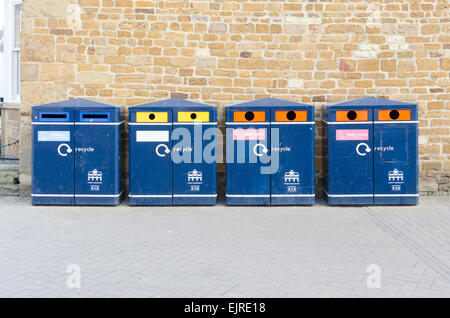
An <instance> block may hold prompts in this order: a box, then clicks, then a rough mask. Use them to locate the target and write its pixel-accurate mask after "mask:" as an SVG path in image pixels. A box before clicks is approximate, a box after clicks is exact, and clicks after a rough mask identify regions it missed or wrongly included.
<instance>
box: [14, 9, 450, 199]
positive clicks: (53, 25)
mask: <svg viewBox="0 0 450 318" xmlns="http://www.w3.org/2000/svg"><path fill="white" fill-rule="evenodd" d="M449 9H450V8H449V4H448V1H447V0H426V1H418V0H408V1H399V0H385V1H375V0H370V1H362V0H352V1H342V0H341V1H318V0H310V1H295V0H285V1H283V0H277V1H275V0H274V1H247V0H240V1H225V0H224V1H219V0H211V1H199V0H197V1H188V0H186V1H177V0H172V1H131V0H115V1H114V0H79V1H78V0H24V5H23V26H22V31H23V37H22V56H21V60H22V61H21V62H22V63H21V85H22V102H23V107H22V111H21V115H22V116H21V144H20V180H21V189H22V191H23V192H24V193H26V192H27V191H29V186H30V181H31V178H30V106H32V105H35V104H40V103H46V102H52V101H57V100H63V99H69V98H76V97H85V98H90V99H95V100H98V101H104V102H110V103H118V104H124V105H127V106H130V105H135V104H139V103H143V102H147V101H154V100H158V99H163V98H169V97H178V98H187V99H192V100H195V101H202V102H205V103H211V104H216V105H218V106H219V110H220V115H219V121H220V123H221V124H223V119H224V113H223V107H224V106H225V105H229V104H233V103H238V102H242V101H247V100H253V99H256V98H263V97H268V96H272V97H278V98H283V99H288V100H292V101H300V102H305V103H310V104H312V105H315V106H316V107H317V119H318V120H317V131H316V135H317V140H316V142H317V149H316V153H317V157H316V167H317V169H318V171H317V176H318V177H319V178H318V179H319V180H320V176H321V174H322V171H321V167H322V164H321V162H322V147H321V145H322V142H323V140H322V136H323V134H324V131H323V127H322V124H321V121H320V118H321V113H322V108H323V106H324V104H325V103H328V102H335V101H342V100H347V99H353V98H358V97H362V96H375V97H385V98H390V99H396V100H400V101H407V102H417V103H418V104H419V108H420V123H419V127H420V141H419V142H420V189H421V191H422V192H427V193H440V194H444V193H447V194H448V193H449V176H450V174H449V170H450V169H449V168H450V113H449V111H448V106H449V101H448V100H449V96H450V95H449V83H450V79H449V71H450V20H449V12H450V10H449Z"/></svg>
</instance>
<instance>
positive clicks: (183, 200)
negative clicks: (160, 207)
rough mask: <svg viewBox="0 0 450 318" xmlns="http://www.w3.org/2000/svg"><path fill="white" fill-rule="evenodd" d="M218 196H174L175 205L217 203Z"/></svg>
mask: <svg viewBox="0 0 450 318" xmlns="http://www.w3.org/2000/svg"><path fill="white" fill-rule="evenodd" d="M216 204H217V197H203V198H202V197H176V196H174V197H173V205H216Z"/></svg>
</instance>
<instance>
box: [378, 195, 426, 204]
mask: <svg viewBox="0 0 450 318" xmlns="http://www.w3.org/2000/svg"><path fill="white" fill-rule="evenodd" d="M374 204H377V205H378V204H380V205H382V204H386V205H417V204H419V197H418V196H386V197H384V196H377V195H375V198H374Z"/></svg>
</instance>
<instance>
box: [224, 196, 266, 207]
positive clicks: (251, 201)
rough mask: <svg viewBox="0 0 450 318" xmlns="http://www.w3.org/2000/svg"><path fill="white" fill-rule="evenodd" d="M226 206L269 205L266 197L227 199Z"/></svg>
mask: <svg viewBox="0 0 450 318" xmlns="http://www.w3.org/2000/svg"><path fill="white" fill-rule="evenodd" d="M227 205H270V196H267V197H227Z"/></svg>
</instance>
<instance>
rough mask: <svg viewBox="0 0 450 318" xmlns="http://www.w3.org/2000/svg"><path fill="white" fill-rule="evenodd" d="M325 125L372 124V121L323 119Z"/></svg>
mask: <svg viewBox="0 0 450 318" xmlns="http://www.w3.org/2000/svg"><path fill="white" fill-rule="evenodd" d="M323 122H324V123H325V124H327V125H363V124H366V125H372V124H373V123H374V122H373V121H323Z"/></svg>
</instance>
